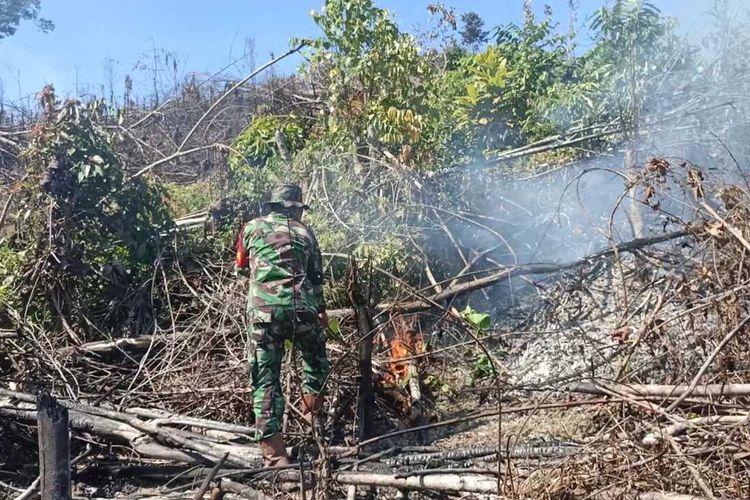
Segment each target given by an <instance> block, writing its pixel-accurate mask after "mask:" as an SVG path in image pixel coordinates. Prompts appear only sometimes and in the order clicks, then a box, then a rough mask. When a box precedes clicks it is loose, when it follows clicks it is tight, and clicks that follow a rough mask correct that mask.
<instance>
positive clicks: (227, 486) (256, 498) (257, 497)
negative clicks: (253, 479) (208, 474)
mask: <svg viewBox="0 0 750 500" xmlns="http://www.w3.org/2000/svg"><path fill="white" fill-rule="evenodd" d="M219 489H220V490H221V491H222V492H224V493H234V494H235V495H237V496H239V497H241V498H248V499H252V500H271V498H272V497H269V496H268V495H265V494H264V493H263V492H261V491H258V490H256V489H253V488H251V487H249V486H246V485H244V484H242V483H238V482H236V481H232V480H231V479H227V478H221V479H220V480H219Z"/></svg>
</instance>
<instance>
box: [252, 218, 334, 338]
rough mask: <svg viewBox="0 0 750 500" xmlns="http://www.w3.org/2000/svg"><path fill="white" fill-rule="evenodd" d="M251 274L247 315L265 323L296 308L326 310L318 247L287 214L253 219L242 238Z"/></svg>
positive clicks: (304, 228)
mask: <svg viewBox="0 0 750 500" xmlns="http://www.w3.org/2000/svg"><path fill="white" fill-rule="evenodd" d="M242 237H243V243H244V247H245V251H246V253H247V257H248V264H249V267H250V273H251V276H250V277H251V283H250V291H249V293H248V302H247V307H248V313H249V314H250V319H251V321H253V322H259V323H265V322H270V321H271V320H272V319H273V318H274V314H283V313H286V312H288V311H291V310H294V311H296V312H298V313H304V312H309V313H313V314H315V315H317V313H318V312H320V311H321V310H323V308H324V305H323V290H322V286H323V269H322V262H321V257H320V250H319V248H318V243H317V241H316V239H315V236H314V235H313V233H312V231H310V229H309V228H308V227H307V226H305V225H304V224H303V223H302V222H299V221H297V220H295V219H294V218H292V217H289V216H288V215H287V214H285V213H283V212H272V213H270V214H268V215H266V216H263V217H258V218H256V219H254V220H252V221H250V222H249V223H248V224H247V225H246V226H245V229H244V231H243V234H242Z"/></svg>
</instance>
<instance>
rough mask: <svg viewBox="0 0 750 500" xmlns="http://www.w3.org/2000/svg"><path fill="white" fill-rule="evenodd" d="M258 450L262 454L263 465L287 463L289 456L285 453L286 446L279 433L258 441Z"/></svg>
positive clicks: (272, 465)
mask: <svg viewBox="0 0 750 500" xmlns="http://www.w3.org/2000/svg"><path fill="white" fill-rule="evenodd" d="M260 452H261V454H262V455H263V465H265V466H266V467H275V466H277V465H289V463H290V461H289V456H288V455H287V454H286V446H285V445H284V438H283V437H282V436H281V433H277V434H274V435H273V436H271V437H269V438H266V439H263V440H261V442H260Z"/></svg>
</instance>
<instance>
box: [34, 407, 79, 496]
mask: <svg viewBox="0 0 750 500" xmlns="http://www.w3.org/2000/svg"><path fill="white" fill-rule="evenodd" d="M36 408H37V411H36V414H37V429H38V431H37V434H38V437H39V477H40V482H39V493H40V495H41V497H42V500H70V498H71V487H70V436H69V434H68V410H67V408H65V407H63V406H61V405H60V404H58V403H57V401H55V399H54V398H52V397H51V396H50V395H49V394H44V393H43V394H40V395H39V396H38V398H37V402H36Z"/></svg>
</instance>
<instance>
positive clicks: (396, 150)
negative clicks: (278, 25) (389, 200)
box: [310, 0, 431, 163]
mask: <svg viewBox="0 0 750 500" xmlns="http://www.w3.org/2000/svg"><path fill="white" fill-rule="evenodd" d="M313 20H314V21H315V23H316V24H317V25H318V26H319V27H320V29H321V31H322V32H323V36H322V37H320V38H318V39H316V40H313V41H311V44H312V46H313V53H312V55H311V58H310V59H311V65H310V69H311V70H312V71H315V72H318V73H319V74H322V76H323V79H324V81H325V85H326V87H327V101H328V106H329V110H330V113H329V115H328V122H327V124H326V125H327V129H328V132H329V133H331V134H333V135H336V134H343V135H344V136H345V137H347V138H348V139H349V141H350V143H351V144H352V145H353V146H354V147H355V148H356V149H357V151H358V152H361V153H363V154H365V155H370V154H371V153H372V149H373V148H385V149H387V150H389V151H390V152H391V153H393V154H394V155H398V156H400V157H401V160H402V161H403V162H404V163H419V162H420V161H422V160H424V156H425V155H426V154H428V153H429V152H430V151H431V147H430V146H431V144H430V142H429V140H425V139H428V138H426V137H425V133H426V132H429V131H430V128H431V126H430V124H429V123H428V121H429V119H430V117H429V116H428V113H429V111H430V106H429V104H428V103H429V100H430V93H429V92H430V91H429V77H430V70H431V68H430V66H429V64H428V63H427V61H426V59H425V58H423V57H421V56H420V54H419V47H418V45H417V42H416V40H415V39H414V37H412V36H411V35H408V34H405V33H402V32H400V31H399V29H398V26H397V25H396V23H395V22H393V20H392V19H391V18H390V15H389V13H388V12H387V11H386V10H384V9H380V8H378V7H375V6H374V4H373V2H372V0H327V1H326V2H325V6H324V8H323V10H322V12H320V13H314V14H313Z"/></svg>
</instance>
